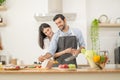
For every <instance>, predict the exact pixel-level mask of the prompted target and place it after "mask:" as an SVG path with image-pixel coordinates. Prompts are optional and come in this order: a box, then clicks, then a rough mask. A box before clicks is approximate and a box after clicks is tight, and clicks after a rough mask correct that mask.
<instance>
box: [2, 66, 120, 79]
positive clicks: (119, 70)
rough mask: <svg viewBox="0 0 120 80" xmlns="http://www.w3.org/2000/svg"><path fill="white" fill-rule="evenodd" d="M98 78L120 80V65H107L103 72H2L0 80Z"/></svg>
mask: <svg viewBox="0 0 120 80" xmlns="http://www.w3.org/2000/svg"><path fill="white" fill-rule="evenodd" d="M46 76H47V77H46ZM103 76H104V77H103ZM98 78H100V80H118V79H120V65H113V64H111V65H107V66H106V67H105V68H104V69H103V70H94V69H90V68H89V67H80V69H77V70H74V71H70V70H62V69H58V68H53V69H49V70H46V69H21V70H0V80H8V79H9V80H16V79H17V80H54V79H56V80H80V79H81V80H87V79H89V80H98Z"/></svg>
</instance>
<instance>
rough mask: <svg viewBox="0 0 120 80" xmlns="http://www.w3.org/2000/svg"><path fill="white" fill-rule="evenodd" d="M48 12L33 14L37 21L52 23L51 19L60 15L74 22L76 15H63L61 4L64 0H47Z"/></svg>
mask: <svg viewBox="0 0 120 80" xmlns="http://www.w3.org/2000/svg"><path fill="white" fill-rule="evenodd" d="M47 2H48V3H47V4H48V12H47V13H45V12H43V13H39V12H37V13H35V15H34V17H35V19H36V20H37V21H52V19H53V17H54V16H55V15H56V14H58V13H61V14H63V15H64V16H65V17H66V19H67V20H68V21H74V20H75V18H76V13H65V12H63V2H64V0H47Z"/></svg>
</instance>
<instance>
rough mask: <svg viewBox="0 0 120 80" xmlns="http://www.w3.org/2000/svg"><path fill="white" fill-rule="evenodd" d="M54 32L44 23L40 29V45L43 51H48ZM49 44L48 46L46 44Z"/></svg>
mask: <svg viewBox="0 0 120 80" xmlns="http://www.w3.org/2000/svg"><path fill="white" fill-rule="evenodd" d="M53 34H54V32H53V31H52V29H51V27H50V25H49V24H47V23H43V24H41V25H40V27H39V45H40V47H41V48H42V49H46V48H47V47H48V46H47V45H48V44H49V42H50V40H51V38H52V36H53ZM45 43H47V44H45Z"/></svg>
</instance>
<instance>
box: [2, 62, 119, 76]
mask: <svg viewBox="0 0 120 80" xmlns="http://www.w3.org/2000/svg"><path fill="white" fill-rule="evenodd" d="M79 66H80V65H79ZM71 72H72V73H96V72H97V73H120V64H108V65H106V67H105V68H104V69H102V70H95V69H91V68H90V67H89V66H81V67H79V68H78V69H76V70H69V69H59V68H56V67H53V68H52V69H42V68H37V69H36V68H29V69H28V68H27V69H20V70H0V74H2V73H71Z"/></svg>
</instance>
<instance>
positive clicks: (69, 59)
mask: <svg viewBox="0 0 120 80" xmlns="http://www.w3.org/2000/svg"><path fill="white" fill-rule="evenodd" d="M77 56H78V54H76V55H72V56H70V57H68V58H66V59H65V61H71V60H73V59H75V58H76V57H77Z"/></svg>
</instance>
